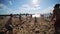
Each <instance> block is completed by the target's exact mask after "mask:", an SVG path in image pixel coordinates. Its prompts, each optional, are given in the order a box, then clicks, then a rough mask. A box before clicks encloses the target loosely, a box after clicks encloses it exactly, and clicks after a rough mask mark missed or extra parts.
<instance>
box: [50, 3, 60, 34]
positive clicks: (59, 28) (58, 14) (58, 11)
mask: <svg viewBox="0 0 60 34" xmlns="http://www.w3.org/2000/svg"><path fill="white" fill-rule="evenodd" d="M59 6H60V4H56V5H55V6H54V10H53V16H52V19H51V21H52V20H53V19H54V18H56V21H55V24H54V27H55V33H54V34H60V8H59Z"/></svg>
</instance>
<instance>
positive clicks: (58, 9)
mask: <svg viewBox="0 0 60 34" xmlns="http://www.w3.org/2000/svg"><path fill="white" fill-rule="evenodd" d="M12 17H13V15H12V14H10V18H9V20H8V21H7V23H6V24H5V28H6V29H7V31H9V34H13V28H14V26H13V25H12ZM31 18H32V15H31ZM54 18H56V21H55V24H54V26H55V33H54V34H60V4H56V5H55V6H54V10H53V16H52V18H51V22H52V21H53V19H54ZM19 20H20V22H21V21H22V20H21V15H20V16H19ZM35 22H36V17H35ZM20 25H21V23H20Z"/></svg>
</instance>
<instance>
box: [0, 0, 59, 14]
mask: <svg viewBox="0 0 60 34" xmlns="http://www.w3.org/2000/svg"><path fill="white" fill-rule="evenodd" d="M55 4H60V0H0V14H20V13H22V14H23V13H29V14H47V13H52V12H53V9H54V8H53V7H54V5H55Z"/></svg>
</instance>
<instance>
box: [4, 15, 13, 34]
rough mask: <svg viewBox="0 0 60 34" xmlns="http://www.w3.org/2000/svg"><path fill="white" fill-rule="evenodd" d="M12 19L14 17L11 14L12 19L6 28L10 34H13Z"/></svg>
mask: <svg viewBox="0 0 60 34" xmlns="http://www.w3.org/2000/svg"><path fill="white" fill-rule="evenodd" d="M12 17H13V16H12V14H10V18H9V20H8V21H7V23H6V24H5V28H6V29H7V31H9V34H13V25H12Z"/></svg>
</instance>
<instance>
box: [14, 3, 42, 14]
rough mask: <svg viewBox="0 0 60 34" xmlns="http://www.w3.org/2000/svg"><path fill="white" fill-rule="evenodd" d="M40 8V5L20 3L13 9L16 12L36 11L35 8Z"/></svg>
mask: <svg viewBox="0 0 60 34" xmlns="http://www.w3.org/2000/svg"><path fill="white" fill-rule="evenodd" d="M39 9H41V8H40V6H38V5H36V6H31V5H29V4H24V5H22V6H21V7H20V8H19V9H17V10H15V11H16V12H20V13H36V12H37V10H39Z"/></svg>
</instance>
